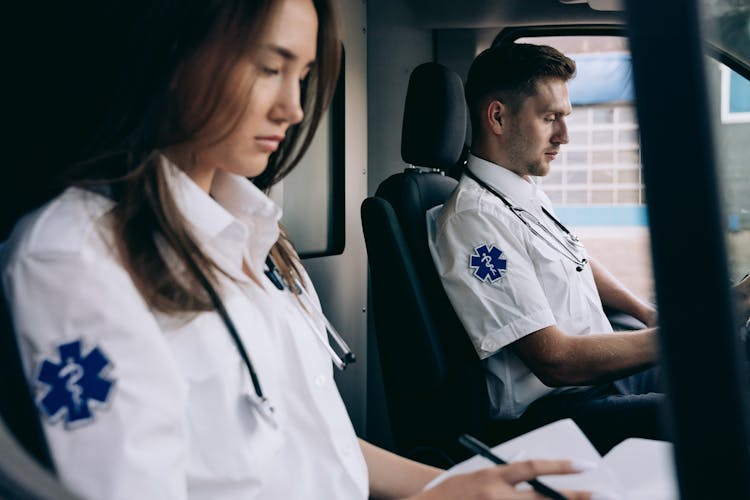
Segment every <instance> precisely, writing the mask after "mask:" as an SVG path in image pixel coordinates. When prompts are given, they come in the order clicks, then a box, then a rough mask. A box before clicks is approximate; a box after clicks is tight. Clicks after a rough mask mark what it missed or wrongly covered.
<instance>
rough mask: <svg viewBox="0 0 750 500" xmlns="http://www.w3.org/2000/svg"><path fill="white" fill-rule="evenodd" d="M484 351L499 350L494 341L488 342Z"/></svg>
mask: <svg viewBox="0 0 750 500" xmlns="http://www.w3.org/2000/svg"><path fill="white" fill-rule="evenodd" d="M484 349H485V350H487V351H494V350H495V349H497V344H496V343H495V341H494V340H488V341H487V342H485V343H484Z"/></svg>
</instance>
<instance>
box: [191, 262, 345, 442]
mask: <svg viewBox="0 0 750 500" xmlns="http://www.w3.org/2000/svg"><path fill="white" fill-rule="evenodd" d="M263 274H265V275H266V276H267V277H268V279H269V280H271V283H273V285H274V286H275V287H276V288H277V289H279V290H284V288H288V289H289V290H290V291H291V292H292V293H294V294H295V295H296V296H297V297H298V298H299V299H300V307H302V309H303V316H304V317H305V319H306V320H307V322H308V324H309V325H310V327H311V328H312V330H313V331H314V332H318V331H319V330H318V328H317V325H316V324H315V322H314V319H313V317H312V315H315V316H316V318H315V319H317V320H319V321H322V323H323V324H324V325H325V327H326V332H327V333H328V334H329V335H330V336H331V338H333V340H334V341H335V342H336V345H337V346H338V348H339V349H340V350H341V354H340V355H339V353H337V352H336V351H335V350H334V349H333V348H332V347H331V345H330V344H329V343H328V339H327V337H325V336H323V335H320V334H318V333H315V337H317V339H318V340H319V341H320V342H321V343H322V345H323V347H325V349H326V351H328V354H329V355H330V356H331V359H332V360H333V363H334V364H335V365H336V367H337V368H338V369H339V370H344V369H345V368H346V367H347V366H348V365H349V364H351V363H354V362H355V361H356V360H357V358H356V356H355V355H354V353H353V352H352V351H351V349H350V348H349V346H348V345H347V343H346V342H345V341H344V339H343V338H342V337H341V335H339V333H338V331H336V329H335V328H334V327H333V325H332V324H331V322H330V321H328V318H326V316H325V314H323V312H322V311H320V310H319V309H318V308H316V307H315V305H314V303H313V301H312V299H311V298H310V295H309V293H308V292H307V290H306V289H305V287H303V286H302V285H301V284H300V282H299V280H297V279H295V280H294V283H293V284H292V285H293V286H292V285H290V284H289V283H288V282H287V280H286V279H284V277H283V275H282V274H281V273H280V272H279V270H278V267H277V266H276V264H275V263H274V261H273V258H272V257H271V255H270V254H269V255H268V257H267V258H266V269H264V271H263ZM198 276H199V279H200V281H201V284H202V285H203V288H204V289H205V290H206V293H208V296H209V297H210V299H211V302H212V303H213V305H214V307H215V308H216V312H217V313H218V314H219V316H220V317H221V319H222V321H223V322H224V326H226V329H227V331H228V332H229V336H230V337H232V341H233V342H234V345H235V346H236V347H237V352H238V353H239V355H240V358H242V362H243V363H244V364H245V367H246V368H247V371H248V373H249V374H250V380H251V381H252V384H253V393H247V394H246V399H247V400H248V402H249V403H251V404H252V405H253V406H254V407H255V408H257V410H258V413H259V414H260V416H261V417H263V418H264V419H265V420H266V421H267V422H268V423H269V424H271V426H272V427H274V428H277V427H278V422H277V420H276V414H275V413H276V409H275V408H274V406H273V404H272V403H271V401H270V400H269V399H268V397H267V396H266V395H265V394H264V393H263V388H262V387H261V385H260V380H259V379H258V374H257V373H256V372H255V368H254V367H253V363H252V361H251V360H250V356H249V355H248V354H247V350H246V349H245V344H244V343H243V342H242V339H241V338H240V336H239V334H238V333H237V328H236V327H235V326H234V322H233V321H232V318H231V317H230V316H229V313H228V312H227V310H226V307H224V303H223V302H222V300H221V297H219V294H218V293H216V290H215V289H214V287H213V285H211V283H210V282H209V281H208V279H206V277H205V276H203V274H202V273H198Z"/></svg>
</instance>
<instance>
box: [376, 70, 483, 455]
mask: <svg viewBox="0 0 750 500" xmlns="http://www.w3.org/2000/svg"><path fill="white" fill-rule="evenodd" d="M465 131H466V106H465V103H464V97H463V86H462V84H461V80H460V78H459V77H458V75H456V74H455V73H454V72H452V71H450V70H449V69H447V68H445V67H444V66H441V65H439V64H437V63H426V64H423V65H421V66H418V67H417V68H415V70H414V71H413V73H412V75H411V78H410V80H409V89H408V91H407V97H406V105H405V112H404V125H403V134H402V143H401V144H402V147H401V152H402V157H403V159H404V160H405V161H406V162H407V163H410V164H412V165H415V166H418V167H426V168H428V169H430V170H429V171H424V170H421V169H418V168H409V169H407V170H406V171H405V172H403V173H399V174H395V175H393V176H391V177H389V178H388V179H386V180H385V181H384V182H383V183H382V184H381V185H380V186H379V188H378V189H377V191H376V193H375V196H374V197H371V198H368V199H366V200H365V201H364V202H363V204H362V225H363V230H364V234H365V243H366V246H367V254H368V260H369V264H370V283H371V286H372V299H373V300H372V302H373V304H372V307H373V314H374V323H375V334H376V338H377V343H378V350H379V354H380V361H381V370H382V375H383V382H384V388H385V394H386V402H387V405H388V412H389V416H390V423H391V430H392V433H393V441H394V444H395V447H396V449H397V450H396V451H398V452H399V453H402V454H405V455H408V456H411V457H413V458H416V459H420V460H422V461H426V462H429V463H434V464H438V465H445V462H444V461H443V458H444V457H445V456H446V455H447V456H448V457H449V458H450V459H451V460H458V459H462V458H464V457H465V456H466V453H465V452H464V451H463V450H462V449H461V448H460V446H459V445H458V441H457V439H458V436H459V435H460V434H461V433H463V432H468V433H471V434H473V435H476V436H478V437H484V436H485V435H486V433H487V426H488V425H489V400H488V395H487V389H486V385H485V381H484V372H483V369H482V365H481V363H480V361H479V358H478V357H477V355H476V353H475V352H474V349H473V347H472V346H471V343H470V341H469V339H468V336H467V335H466V333H465V332H464V329H463V327H462V325H461V323H460V321H459V320H458V317H457V316H456V314H455V311H454V310H453V307H452V306H451V303H450V301H449V299H448V297H447V295H446V294H445V291H444V290H443V286H442V284H441V282H440V277H439V276H438V274H437V271H436V269H435V266H434V264H433V261H432V257H431V255H430V251H429V246H428V243H427V227H426V221H425V213H426V212H427V210H429V209H430V208H432V207H434V206H436V205H440V204H442V203H444V202H445V201H446V200H447V199H448V198H449V197H450V195H451V193H452V192H453V190H454V189H455V187H456V185H457V181H456V180H455V179H453V178H451V177H447V176H445V175H443V173H442V170H445V169H447V168H449V167H452V166H453V165H455V164H456V162H457V161H458V159H459V156H460V155H461V151H462V149H463V145H464V137H465Z"/></svg>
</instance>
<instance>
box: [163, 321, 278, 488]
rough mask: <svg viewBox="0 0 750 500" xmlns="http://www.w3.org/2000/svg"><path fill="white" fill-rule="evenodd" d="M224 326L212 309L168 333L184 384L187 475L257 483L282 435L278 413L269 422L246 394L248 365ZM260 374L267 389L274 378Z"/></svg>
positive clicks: (274, 456)
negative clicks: (170, 333)
mask: <svg viewBox="0 0 750 500" xmlns="http://www.w3.org/2000/svg"><path fill="white" fill-rule="evenodd" d="M225 330H226V327H225V326H224V325H223V324H222V322H221V320H220V319H218V318H217V317H216V315H212V314H203V315H201V316H199V317H198V318H196V319H195V320H194V321H193V322H191V324H190V325H186V326H183V328H181V331H179V332H178V333H177V332H175V333H177V334H176V335H174V336H173V337H172V339H171V340H172V347H173V349H174V352H175V356H176V357H177V361H178V364H179V366H180V368H181V370H182V373H183V376H184V378H185V381H186V382H187V387H188V406H187V416H186V419H187V423H188V432H189V440H190V441H189V459H188V475H189V476H190V478H191V479H198V480H201V481H212V480H233V481H243V482H245V481H252V482H258V483H260V482H261V479H262V478H263V477H267V473H266V471H267V469H268V468H269V467H273V466H274V463H275V461H276V460H277V458H278V457H279V456H280V453H281V449H282V447H283V442H284V440H283V436H282V433H281V432H280V430H279V427H280V425H279V424H278V416H277V419H276V421H275V425H274V423H272V422H270V421H269V420H268V419H267V417H265V416H261V413H260V410H259V408H258V407H257V406H255V404H254V403H252V402H251V401H250V399H249V398H248V396H249V395H251V394H252V395H253V396H255V392H254V390H253V384H252V381H251V379H250V375H249V373H248V369H247V367H246V366H245V364H244V363H243V362H242V361H241V359H240V357H239V354H238V352H237V347H236V346H235V345H234V344H233V342H232V340H231V338H229V334H228V333H226V331H225ZM249 354H250V356H251V357H252V356H253V353H252V352H249ZM255 369H256V370H258V369H259V367H258V366H255ZM259 376H260V377H261V381H262V382H261V383H262V384H263V385H262V390H263V391H264V393H266V392H268V393H272V392H273V389H275V385H276V384H275V383H274V382H276V381H275V380H268V378H264V377H263V373H260V372H259ZM277 413H278V410H277Z"/></svg>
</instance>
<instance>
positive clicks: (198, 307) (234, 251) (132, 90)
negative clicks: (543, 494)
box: [0, 0, 588, 499]
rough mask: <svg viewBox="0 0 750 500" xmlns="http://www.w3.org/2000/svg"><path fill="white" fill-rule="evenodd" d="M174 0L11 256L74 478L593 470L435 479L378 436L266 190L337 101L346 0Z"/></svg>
mask: <svg viewBox="0 0 750 500" xmlns="http://www.w3.org/2000/svg"><path fill="white" fill-rule="evenodd" d="M170 6H171V5H170V3H169V2H164V3H163V5H162V4H160V3H154V4H152V7H151V11H150V12H149V13H148V16H153V19H154V20H152V21H153V22H151V23H150V24H149V23H144V24H143V25H141V26H138V27H137V29H135V28H134V31H135V35H136V36H134V37H133V38H132V40H131V42H132V43H133V45H131V46H129V47H130V50H131V53H130V56H131V57H128V58H124V59H123V62H124V63H125V65H128V67H127V68H126V70H125V71H124V72H123V76H122V79H121V80H120V81H121V82H123V83H124V85H123V86H122V87H121V88H119V89H118V91H117V92H116V93H113V96H112V98H113V101H112V102H113V106H112V109H111V110H110V112H109V114H108V116H107V118H106V120H105V121H104V122H103V125H102V128H100V129H99V134H98V135H97V136H96V137H95V140H94V141H93V145H92V146H91V148H90V150H89V152H88V155H87V156H88V158H89V160H88V161H86V162H84V163H80V164H79V165H78V166H77V167H76V168H75V169H74V170H73V171H71V172H69V174H68V179H70V181H69V183H70V185H71V186H72V187H69V188H67V189H66V190H65V191H63V192H62V193H61V194H59V195H58V196H57V197H55V198H54V199H52V200H51V201H50V202H48V203H47V204H46V205H45V206H43V207H42V208H41V209H39V210H37V211H35V212H34V213H32V214H30V215H29V216H27V217H26V218H24V219H23V220H22V221H21V222H20V223H19V224H18V226H17V227H16V228H15V230H14V232H13V234H12V236H11V238H10V240H9V242H8V243H7V244H6V245H5V247H4V249H3V253H2V260H1V261H0V262H1V265H2V273H3V286H4V292H5V295H6V297H7V298H8V300H9V303H10V306H11V309H12V312H13V316H14V324H15V327H16V331H17V335H18V336H19V338H20V343H21V344H22V350H23V355H24V359H25V363H26V367H27V373H28V376H29V379H30V381H31V382H32V384H33V385H34V386H36V387H37V388H38V398H37V404H38V406H39V409H40V411H41V413H42V414H43V415H44V416H45V417H46V418H45V420H44V428H45V433H46V436H47V440H48V442H49V445H50V448H51V452H52V455H53V460H54V462H55V465H56V468H57V470H58V473H59V475H60V477H61V479H62V480H63V482H64V483H65V484H66V485H67V486H69V487H70V488H71V489H72V490H73V491H75V492H77V493H79V494H80V495H82V496H84V497H86V498H97V499H102V498H128V499H130V498H159V499H162V498H170V499H171V498H191V499H194V498H206V499H223V498H243V499H248V498H271V499H276V498H279V499H281V498H284V499H286V498H326V499H335V498H341V499H353V498H363V499H364V498H367V497H368V493H369V495H371V496H372V497H376V498H402V497H409V496H413V497H414V498H425V499H428V498H436V499H437V498H459V497H460V498H473V497H481V498H538V497H537V496H536V494H535V493H534V492H531V491H516V490H515V488H514V485H515V484H516V483H518V482H520V481H523V480H525V479H529V478H531V477H534V476H536V475H539V474H550V473H569V472H573V471H574V470H573V469H574V466H573V465H571V463H569V462H567V461H558V462H552V461H539V462H523V463H518V464H513V465H511V466H507V467H498V468H494V469H488V470H486V471H481V472H478V473H474V474H470V475H463V476H456V477H454V478H450V479H448V480H446V481H445V482H443V483H441V484H440V485H438V486H436V487H435V488H433V489H430V490H425V491H422V490H423V488H424V487H425V485H426V484H427V483H428V482H429V481H431V480H432V479H433V478H434V477H436V476H437V474H438V473H439V472H440V471H439V470H438V469H435V468H432V467H428V466H425V465H422V464H418V463H416V462H412V461H409V460H406V459H403V458H400V457H397V456H396V455H393V454H391V453H389V452H386V451H384V450H381V449H379V448H377V447H375V446H373V445H370V444H369V443H366V442H365V441H362V440H358V439H357V437H356V436H355V433H354V430H353V428H352V426H351V423H350V421H349V419H348V416H347V413H346V410H345V408H344V405H343V403H342V401H341V398H340V396H339V394H338V391H337V389H336V386H335V384H334V382H333V378H332V373H331V371H332V368H331V363H330V361H331V360H330V358H329V357H328V353H327V351H326V350H325V349H324V347H323V345H322V342H320V341H321V340H323V339H324V338H325V337H324V335H325V333H324V329H323V327H322V326H321V317H320V314H319V311H318V309H319V304H318V303H317V298H316V297H315V294H314V290H313V288H312V285H311V283H310V282H309V280H308V278H307V275H306V274H305V272H304V270H303V269H302V266H301V265H300V263H299V259H298V257H297V255H296V254H295V252H294V250H293V248H292V246H291V244H290V242H289V241H288V239H287V238H286V235H285V234H284V233H283V231H281V230H280V229H279V223H278V221H279V218H280V211H279V209H278V208H277V207H276V206H275V205H274V204H273V203H272V202H271V201H270V199H268V198H267V197H266V196H265V195H264V194H263V190H265V189H267V188H268V187H270V186H271V185H272V184H274V183H275V182H277V181H279V180H280V179H281V178H283V176H284V175H285V174H286V173H288V172H289V170H290V169H291V168H293V166H294V165H295V164H296V162H297V161H298V159H299V157H300V155H302V154H303V153H304V151H305V149H306V147H307V145H308V144H309V141H310V139H311V137H312V133H313V131H314V130H315V127H316V126H317V123H318V121H319V119H320V116H321V114H322V112H323V110H324V109H325V107H326V106H327V104H328V102H329V101H330V97H331V94H332V91H333V86H334V82H335V79H336V78H335V77H336V75H337V72H338V64H339V40H338V36H337V31H336V26H335V16H334V12H333V6H332V5H331V4H330V0H278V1H270V0H269V1H244V2H243V1H225V2H220V1H214V2H192V3H188V4H187V5H180V6H171V7H172V8H171V9H170V8H169V7H170ZM178 7H179V8H178ZM160 16H161V17H160ZM159 19H161V20H163V21H164V22H157V21H158V20H159ZM167 21H169V22H167ZM138 43H140V46H139V45H138ZM139 47H140V48H139ZM301 88H303V89H304V91H301ZM247 178H251V179H253V180H254V184H253V183H251V182H249V181H248V180H247ZM267 265H270V266H272V267H277V268H278V272H279V274H275V272H274V269H268V268H267ZM266 276H269V277H271V278H273V280H271V279H267V278H266ZM277 285H278V286H277ZM285 285H286V286H285ZM368 486H369V487H368ZM571 497H572V496H571ZM575 498H588V496H587V495H586V494H577V496H575Z"/></svg>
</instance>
